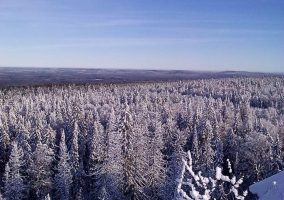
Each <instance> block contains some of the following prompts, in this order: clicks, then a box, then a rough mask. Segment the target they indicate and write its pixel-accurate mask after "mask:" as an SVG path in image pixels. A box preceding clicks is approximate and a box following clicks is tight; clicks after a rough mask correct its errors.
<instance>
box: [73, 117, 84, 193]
mask: <svg viewBox="0 0 284 200" xmlns="http://www.w3.org/2000/svg"><path fill="white" fill-rule="evenodd" d="M79 132H80V131H79V126H78V123H77V122H76V121H75V123H74V127H73V131H72V138H71V147H70V165H71V167H72V170H71V171H72V176H73V184H72V188H71V191H72V197H74V196H75V195H76V193H77V192H78V189H79V184H80V178H82V177H80V176H79V175H80V172H79V171H78V170H79V145H78V142H79V140H78V135H79Z"/></svg>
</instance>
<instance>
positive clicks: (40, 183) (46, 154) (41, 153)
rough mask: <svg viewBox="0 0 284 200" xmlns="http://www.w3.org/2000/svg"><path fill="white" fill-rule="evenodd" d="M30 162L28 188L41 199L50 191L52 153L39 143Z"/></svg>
mask: <svg viewBox="0 0 284 200" xmlns="http://www.w3.org/2000/svg"><path fill="white" fill-rule="evenodd" d="M31 159H32V162H31V165H30V166H29V168H28V174H29V177H30V179H31V180H30V186H31V189H32V191H33V192H35V195H36V197H37V198H39V199H41V198H43V197H45V196H46V195H47V194H48V193H50V191H51V189H52V174H51V172H52V171H51V166H52V162H53V159H54V153H53V151H52V149H50V148H49V147H48V146H47V145H46V144H42V143H41V142H39V143H38V144H37V146H36V149H35V151H34V152H33V153H32V156H31Z"/></svg>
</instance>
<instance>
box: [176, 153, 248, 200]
mask: <svg viewBox="0 0 284 200" xmlns="http://www.w3.org/2000/svg"><path fill="white" fill-rule="evenodd" d="M182 162H183V165H182V170H181V175H180V178H179V179H178V180H177V181H178V186H177V193H178V197H177V199H180V200H182V199H185V200H210V199H214V197H213V193H214V192H215V191H216V190H217V188H220V187H217V186H221V187H222V186H223V183H225V182H227V183H229V184H230V186H229V187H230V189H229V193H228V194H226V195H227V196H228V195H230V194H231V195H233V196H234V197H235V198H236V199H239V200H244V199H245V197H246V195H247V191H245V192H243V194H239V191H238V189H239V186H240V185H241V184H242V182H243V179H242V178H240V179H239V180H236V177H235V176H231V177H232V178H230V177H229V176H225V175H223V174H222V169H221V168H220V167H216V172H215V177H214V178H212V177H204V176H202V175H201V172H200V171H199V172H198V173H195V172H194V171H193V169H192V157H191V153H190V151H188V160H187V161H186V160H184V159H182ZM227 162H228V168H229V173H230V174H232V169H231V163H230V161H229V160H227ZM187 175H188V176H189V177H187ZM183 186H184V187H185V188H186V189H183Z"/></svg>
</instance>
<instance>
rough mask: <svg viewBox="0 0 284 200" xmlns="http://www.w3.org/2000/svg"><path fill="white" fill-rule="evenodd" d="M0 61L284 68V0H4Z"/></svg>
mask: <svg viewBox="0 0 284 200" xmlns="http://www.w3.org/2000/svg"><path fill="white" fill-rule="evenodd" d="M0 66H36V67H95V68H144V69H189V70H246V71H273V72H276V71H282V72H283V71H284V1H283V0H77V1H75V0H0Z"/></svg>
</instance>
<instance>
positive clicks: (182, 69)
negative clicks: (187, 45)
mask: <svg viewBox="0 0 284 200" xmlns="http://www.w3.org/2000/svg"><path fill="white" fill-rule="evenodd" d="M0 68H19V69H24V68H26V69H77V70H84V69H88V70H89V69H93V70H142V71H143V70H145V71H192V72H201V73H202V72H204V73H206V72H245V73H268V74H269V73H271V74H274V73H275V74H284V70H283V71H248V70H230V69H225V70H197V69H196V70H195V69H190V68H187V69H186V68H181V69H174V68H169V67H167V68H165V69H163V68H159V69H157V68H148V67H143V68H126V67H125V68H123V67H121V68H118V67H104V68H103V67H84V66H82V67H68V66H63V67H48V66H38V67H36V66H1V65H0Z"/></svg>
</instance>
